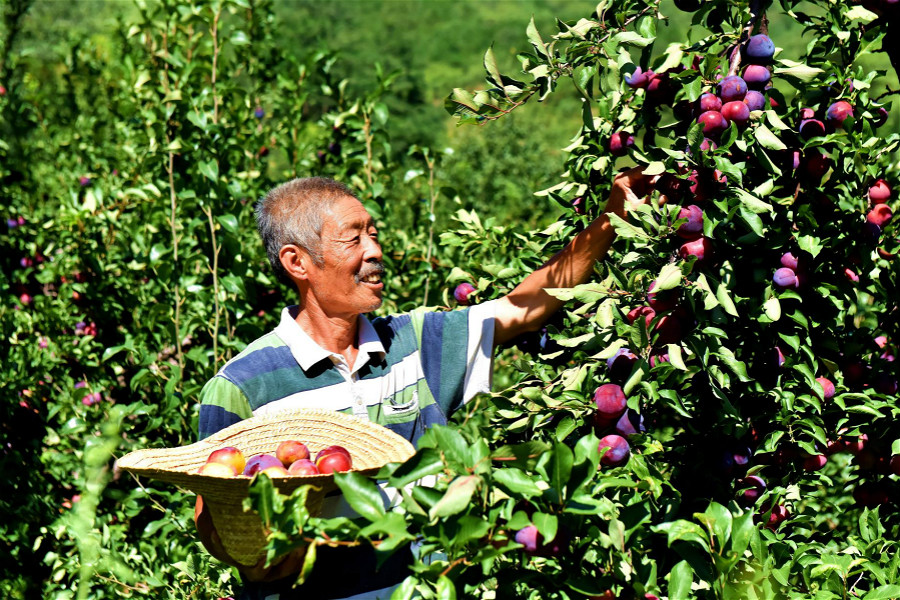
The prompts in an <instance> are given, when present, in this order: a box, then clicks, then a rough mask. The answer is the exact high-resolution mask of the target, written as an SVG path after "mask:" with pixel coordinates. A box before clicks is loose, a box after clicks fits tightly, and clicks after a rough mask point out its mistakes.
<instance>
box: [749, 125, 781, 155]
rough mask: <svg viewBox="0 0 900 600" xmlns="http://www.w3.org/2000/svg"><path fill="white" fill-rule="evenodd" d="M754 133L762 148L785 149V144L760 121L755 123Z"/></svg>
mask: <svg viewBox="0 0 900 600" xmlns="http://www.w3.org/2000/svg"><path fill="white" fill-rule="evenodd" d="M755 135H756V139H757V141H758V142H759V143H760V144H761V145H762V147H763V148H768V149H769V150H785V149H787V146H786V145H785V144H784V142H782V141H781V139H780V138H779V137H778V136H777V135H775V134H774V133H772V132H771V131H770V130H769V128H768V127H766V126H765V125H763V124H762V123H760V124H759V125H757V127H756V130H755Z"/></svg>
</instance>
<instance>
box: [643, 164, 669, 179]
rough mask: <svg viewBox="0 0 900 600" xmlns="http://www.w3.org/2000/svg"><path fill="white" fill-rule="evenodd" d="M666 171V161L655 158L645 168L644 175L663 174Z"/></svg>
mask: <svg viewBox="0 0 900 600" xmlns="http://www.w3.org/2000/svg"><path fill="white" fill-rule="evenodd" d="M665 172H666V163H664V162H662V161H660V160H655V161H653V162H652V163H650V164H649V165H647V166H646V167H645V168H644V175H648V176H649V175H661V174H663V173H665Z"/></svg>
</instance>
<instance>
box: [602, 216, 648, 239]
mask: <svg viewBox="0 0 900 600" xmlns="http://www.w3.org/2000/svg"><path fill="white" fill-rule="evenodd" d="M609 222H610V223H611V224H612V226H613V228H614V229H615V230H616V235H618V236H619V237H622V238H626V239H641V240H647V239H650V236H649V235H647V234H646V233H645V232H644V231H643V230H642V229H638V228H637V227H635V226H634V225H632V224H631V223H629V222H628V221H626V220H625V219H623V218H622V217H620V216H619V215H617V214H614V213H610V214H609Z"/></svg>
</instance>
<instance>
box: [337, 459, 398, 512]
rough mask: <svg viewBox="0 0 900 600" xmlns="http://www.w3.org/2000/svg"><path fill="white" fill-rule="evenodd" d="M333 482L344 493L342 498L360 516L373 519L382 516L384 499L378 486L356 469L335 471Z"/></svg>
mask: <svg viewBox="0 0 900 600" xmlns="http://www.w3.org/2000/svg"><path fill="white" fill-rule="evenodd" d="M334 482H335V483H336V484H337V486H338V487H339V488H341V491H342V492H343V493H344V499H345V500H346V501H347V503H348V504H349V505H350V508H352V509H353V510H355V511H356V512H357V513H359V515H360V516H361V517H363V518H364V519H367V520H369V521H375V520H377V519H378V518H380V517H383V516H384V513H385V511H384V501H383V500H382V498H381V490H379V489H378V486H377V485H375V483H374V482H373V481H372V480H371V479H369V478H368V477H365V476H363V475H360V474H359V473H357V472H356V471H348V472H346V473H337V474H335V476H334Z"/></svg>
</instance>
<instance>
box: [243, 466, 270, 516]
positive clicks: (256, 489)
mask: <svg viewBox="0 0 900 600" xmlns="http://www.w3.org/2000/svg"><path fill="white" fill-rule="evenodd" d="M276 496H278V490H276V489H275V484H273V483H272V480H271V479H269V476H268V475H265V474H262V473H260V474H258V475H257V476H256V477H254V478H253V481H252V482H250V488H249V489H248V490H247V497H246V498H244V510H248V509H252V510H255V511H256V512H257V513H259V518H260V519H261V520H262V522H263V523H264V524H265V525H266V526H269V525H270V524H271V523H272V517H273V516H274V515H275V510H276Z"/></svg>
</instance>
